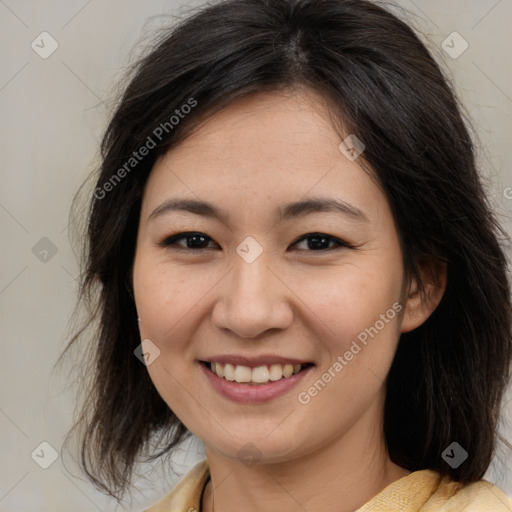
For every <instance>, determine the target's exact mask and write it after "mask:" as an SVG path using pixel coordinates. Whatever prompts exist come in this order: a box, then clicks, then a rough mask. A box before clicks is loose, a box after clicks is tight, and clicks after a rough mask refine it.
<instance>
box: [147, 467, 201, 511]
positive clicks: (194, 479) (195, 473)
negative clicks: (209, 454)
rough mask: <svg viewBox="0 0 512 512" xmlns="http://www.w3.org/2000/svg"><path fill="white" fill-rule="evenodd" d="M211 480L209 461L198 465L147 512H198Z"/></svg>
mask: <svg viewBox="0 0 512 512" xmlns="http://www.w3.org/2000/svg"><path fill="white" fill-rule="evenodd" d="M209 478H210V467H209V465H208V461H207V460H203V461H202V462H199V463H198V464H196V465H195V466H194V467H193V468H192V469H191V470H190V471H189V472H188V473H187V474H186V475H185V476H184V477H183V478H182V479H181V480H180V481H179V482H178V484H177V485H176V486H175V487H174V489H173V490H172V491H171V492H170V493H169V494H168V495H167V496H165V497H164V498H163V499H162V500H160V501H159V502H158V503H156V504H155V505H153V506H152V507H150V508H148V509H146V511H145V512H198V511H199V510H200V509H201V497H202V494H203V490H204V488H205V486H206V483H207V482H208V479H209Z"/></svg>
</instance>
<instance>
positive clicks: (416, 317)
mask: <svg viewBox="0 0 512 512" xmlns="http://www.w3.org/2000/svg"><path fill="white" fill-rule="evenodd" d="M420 272H421V278H422V282H423V287H424V293H422V292H421V290H420V288H419V286H418V283H417V280H416V279H415V278H413V279H412V280H411V282H410V284H409V286H408V288H407V289H406V290H405V297H404V301H403V305H404V308H405V310H404V313H403V317H402V324H401V327H400V331H401V332H402V333H404V332H410V331H413V330H414V329H416V328H417V327H419V326H420V325H421V324H423V323H424V322H425V321H426V320H427V319H428V317H429V316H430V315H431V314H432V313H433V312H434V310H435V309H436V308H437V306H438V305H439V302H441V299H442V298H443V295H444V292H445V290H446V279H447V276H446V274H447V270H446V263H444V262H430V263H428V264H426V265H423V266H422V267H421V270H420Z"/></svg>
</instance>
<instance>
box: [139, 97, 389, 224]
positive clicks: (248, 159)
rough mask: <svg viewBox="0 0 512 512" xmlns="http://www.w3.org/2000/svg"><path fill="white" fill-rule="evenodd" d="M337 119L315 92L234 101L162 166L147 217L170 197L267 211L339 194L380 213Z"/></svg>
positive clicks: (152, 184) (150, 191)
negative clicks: (344, 149)
mask: <svg viewBox="0 0 512 512" xmlns="http://www.w3.org/2000/svg"><path fill="white" fill-rule="evenodd" d="M330 116H331V114H330V112H329V106H328V105H327V103H326V102H325V101H324V99H323V98H322V97H321V96H320V95H318V94H317V93H315V92H313V91H309V90H301V91H297V90H293V91H286V92H276V93H271V94H268V93H265V94H263V93H262V94H256V95H253V96H251V97H247V98H243V99H239V100H236V101H234V102H232V103H231V104H229V105H228V106H227V107H226V108H224V109H223V110H221V111H220V112H217V113H215V114H213V115H212V116H211V117H209V118H207V120H206V121H205V122H204V123H203V124H200V125H199V126H198V127H197V128H196V129H195V131H194V132H193V133H192V134H191V135H190V136H189V137H188V138H187V139H186V140H185V141H183V142H182V143H180V144H179V145H178V146H176V147H174V148H172V149H171V150H170V151H168V152H167V153H166V154H165V155H163V156H162V157H160V159H159V160H158V161H157V162H156V163H155V166H154V168H153V170H152V172H151V175H150V178H149V181H148V184H147V186H146V190H145V197H144V205H143V207H144V208H145V210H146V213H147V209H148V208H150V207H153V208H154V207H155V206H156V205H157V204H159V202H162V201H164V200H166V199H167V198H168V197H169V196H170V195H173V196H175V195H186V196H187V197H189V198H191V197H194V196H195V198H196V199H197V198H202V199H206V198H208V199H209V200H211V201H212V202H219V203H221V204H225V205H230V206H233V203H235V202H238V203H240V202H241V205H243V206H245V207H246V208H250V207H258V208H259V209H260V210H261V209H262V208H265V206H270V205H271V204H272V203H285V202H293V201H298V200H300V199H304V198H305V197H307V196H308V195H313V196H317V197H318V196H322V197H326V196H328V197H333V196H335V195H337V197H339V198H340V199H342V200H344V201H346V202H349V203H352V204H354V206H356V207H359V208H360V209H366V210H367V211H368V210H370V212H371V211H372V210H373V211H374V213H375V214H376V213H377V211H378V210H379V209H382V207H384V206H385V204H384V203H386V202H387V201H386V198H385V197H384V195H383V194H382V192H381V191H380V189H379V188H378V187H377V185H376V184H375V183H374V181H373V180H372V179H371V178H370V176H369V175H368V174H367V173H366V172H365V171H364V170H363V168H362V167H361V165H360V164H359V162H357V161H350V160H349V159H348V158H347V157H346V156H345V155H344V154H343V153H342V152H341V151H340V150H339V145H340V143H341V142H342V140H343V137H344V135H343V134H340V132H339V131H338V130H336V129H335V128H334V126H333V123H332V120H331V117H330ZM363 205H364V208H363ZM272 207H273V206H272Z"/></svg>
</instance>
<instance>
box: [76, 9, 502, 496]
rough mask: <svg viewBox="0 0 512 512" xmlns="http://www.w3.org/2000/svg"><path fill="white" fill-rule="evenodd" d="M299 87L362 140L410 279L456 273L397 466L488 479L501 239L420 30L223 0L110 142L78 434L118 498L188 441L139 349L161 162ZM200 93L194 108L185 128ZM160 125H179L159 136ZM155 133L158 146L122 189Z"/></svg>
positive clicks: (408, 365)
mask: <svg viewBox="0 0 512 512" xmlns="http://www.w3.org/2000/svg"><path fill="white" fill-rule="evenodd" d="M294 86H304V87H307V88H310V89H312V90H315V91H317V92H319V93H320V94H321V95H323V97H324V98H325V99H326V100H327V101H328V102H329V104H330V105H331V106H332V112H333V117H337V118H338V119H340V120H341V121H342V125H343V127H344V129H345V130H346V132H347V133H352V134H355V135H357V137H358V138H359V139H361V140H362V141H363V142H364V144H365V146H366V150H365V153H364V157H365V160H366V162H367V163H368V164H369V165H370V166H371V168H372V169H373V170H374V172H375V174H376V175H377V177H378V180H379V183H380V185H381V186H382V188H383V190H384V192H385V194H386V196H387V198H388V200H389V202H390V205H391V208H392V211H393V214H394V217H395V222H396V226H397V230H398V233H399V236H400V240H401V244H402V249H403V257H404V265H405V271H406V273H407V275H408V276H414V277H415V278H416V279H418V280H419V281H420V282H421V276H420V273H419V271H420V268H421V267H422V266H423V265H427V264H432V263H434V262H445V263H446V264H447V275H448V281H447V288H446V292H445V294H444V296H443V299H442V301H441V303H440V304H439V306H438V307H437V309H436V310H435V312H434V313H433V314H432V315H431V317H430V318H429V319H428V320H427V321H426V322H425V323H424V324H423V325H422V326H420V327H419V328H417V329H415V330H414V331H412V332H410V333H407V334H403V335H402V336H401V339H400V342H399V345H398V350H397V353H396V356H395V359H394V362H393V365H392V368H391V371H390V373H389V377H388V381H387V399H386V405H385V421H384V428H385V438H386V442H387V446H388V449H389V453H390V456H391V458H392V460H393V461H394V462H395V463H397V464H399V465H400V466H403V467H404V468H408V469H410V470H420V469H427V468H429V469H433V470H437V471H439V472H440V473H442V474H450V475H451V477H452V478H453V479H455V480H457V481H460V482H463V483H467V482H472V481H476V480H478V479H480V478H481V477H482V476H483V475H484V473H485V471H486V469H487V468H488V466H489V464H490V462H491V459H492V457H493V453H494V449H495V443H496V436H497V426H498V420H499V410H500V403H501V399H502V394H503V391H504V388H505V386H506V384H507V382H508V379H509V364H510V359H511V336H510V335H511V331H510V327H511V316H510V312H511V310H510V297H509V282H508V276H507V268H506V259H505V256H504V253H503V251H502V249H501V248H500V243H499V242H500V238H501V237H503V236H504V233H503V232H502V230H501V228H500V227H499V225H498V223H497V221H496V220H495V218H494V217H493V214H492V213H491V209H490V206H489V204H488V202H487V199H486V196H485V194H484V191H483V188H482V185H481V182H480V179H479V176H478V172H477V169H476V165H475V156H474V148H473V142H472V140H471V136H470V134H469V132H468V128H467V126H466V124H465V123H464V120H463V117H462V115H461V110H460V108H459V106H458V103H457V100H456V98H455V95H454V93H453V91H452V89H451V87H450V85H449V83H448V81H447V80H446V79H445V77H444V76H443V73H442V72H441V70H440V68H439V67H438V65H437V64H436V62H435V61H434V59H433V58H432V56H431V55H430V53H429V52H428V50H427V49H426V48H425V46H424V45H423V44H422V43H421V42H420V40H419V38H418V37H417V36H416V35H415V33H414V32H413V30H412V29H411V28H410V27H409V26H408V25H407V24H406V23H404V22H403V21H401V20H400V19H399V18H398V17H396V16H395V15H393V14H391V13H390V12H389V11H387V10H385V9H384V8H382V7H380V6H377V5H376V4H374V3H371V2H368V1H364V0H226V1H221V2H217V3H215V4H213V5H210V6H208V7H205V8H204V9H202V10H200V11H198V12H197V13H195V14H194V15H193V16H190V17H189V18H187V19H185V20H184V21H183V22H181V23H180V24H179V25H178V26H176V27H175V28H173V29H172V30H170V31H169V32H168V33H167V34H166V35H165V37H164V38H163V39H162V40H160V41H159V43H158V44H156V45H155V46H154V47H153V48H152V49H151V51H150V52H149V53H148V54H147V56H145V57H144V58H142V59H141V60H140V61H139V62H138V63H137V64H136V65H135V67H134V68H133V73H132V75H131V76H130V80H129V83H128V85H127V87H126V88H125V90H124V93H123V94H122V96H121V99H120V102H119V104H118V107H117V109H116V110H115V113H114V114H113V116H112V118H111V120H110V123H109V125H108V128H107V130H106V133H105V136H104V139H103V142H102V164H101V169H100V172H99V176H98V177H97V184H96V190H95V192H94V194H93V196H92V197H90V211H89V216H88V232H87V251H86V254H85V259H84V268H83V273H82V280H81V293H80V297H79V304H80V303H86V304H89V306H90V307H89V310H88V311H89V313H90V315H89V317H88V319H87V320H86V325H84V327H83V328H82V329H80V330H79V331H78V332H77V333H76V334H75V336H74V337H73V339H72V340H71V342H70V344H69V345H68V348H67V350H68V349H69V347H70V346H71V345H75V344H76V343H77V342H78V340H79V339H82V338H84V337H85V336H84V334H85V332H86V330H87V328H86V327H87V326H91V325H96V326H97V329H96V331H95V333H94V336H93V340H92V343H93V344H92V358H91V360H90V361H89V363H90V364H89V371H90V375H91V385H90V388H87V393H88V394H87V399H86V402H85V406H84V409H83V414H82V416H81V418H80V420H79V422H78V423H77V428H78V429H79V430H80V432H81V434H82V438H81V448H82V449H81V463H82V465H83V468H84V469H85V471H86V473H87V474H88V476H89V477H90V478H91V479H92V481H93V482H95V484H96V485H98V486H100V487H101V488H102V489H103V490H104V491H106V492H108V493H111V494H112V495H116V496H119V495H122V494H123V493H124V492H125V491H126V490H127V488H128V485H129V483H130V479H131V475H132V471H133V468H134V465H135V463H136V462H137V460H138V459H139V457H140V456H141V455H142V454H144V456H145V457H149V458H151V457H153V458H154V457H158V456H160V455H162V454H165V453H170V452H171V450H172V449H173V448H174V447H175V446H176V445H177V444H178V443H179V442H180V441H182V440H183V439H184V438H185V437H186V436H187V435H188V431H187V429H186V427H185V426H184V425H183V424H182V423H181V422H180V421H179V420H178V418H177V417H176V416H175V415H174V414H173V412H172V411H171V410H170V409H169V408H168V406H167V405H166V404H165V403H164V401H163V399H162V398H161V397H160V396H159V394H158V392H157V391H156V389H155V387H154V386H153V384H152V382H151V380H150V377H149V375H148V372H147V370H146V368H145V366H144V365H143V364H141V362H140V361H139V360H138V359H137V358H136V357H135V356H134V349H135V348H136V347H137V346H138V345H139V344H140V342H141V340H140V338H139V331H138V327H137V315H136V310H135V304H134V299H133V293H132V286H131V270H132V264H133V259H134V251H135V240H136V233H137V228H138V220H139V213H140V206H141V198H142V195H143V191H144V186H145V183H146V180H147V178H148V176H149V173H150V172H151V169H152V167H153V164H154V162H155V159H156V158H157V157H158V156H159V155H161V154H163V153H165V152H166V151H168V150H169V149H170V148H172V147H174V146H175V145H176V144H177V143H178V142H179V141H180V140H183V139H184V138H185V137H186V135H187V130H189V129H190V128H191V127H192V126H193V123H194V122H196V121H198V120H201V119H202V118H204V116H205V115H211V113H212V112H214V111H218V110H219V109H221V108H223V107H224V106H226V105H227V104H228V103H229V102H230V101H232V100H233V99H235V98H238V97H241V96H244V95H250V94H255V93H258V92H262V91H266V92H272V91H277V90H284V89H287V88H290V87H294ZM191 99H193V101H195V102H196V103H195V106H194V108H193V109H191V110H190V112H189V113H188V114H187V115H186V116H182V117H180V121H179V122H178V123H177V124H175V125H174V124H173V126H172V128H171V127H170V122H169V120H170V119H171V117H172V116H173V115H176V110H179V111H180V112H181V110H180V109H182V106H183V105H186V104H187V103H188V104H190V101H191ZM341 121H340V123H341ZM165 123H167V125H165ZM159 126H160V127H161V126H167V128H168V129H167V130H161V131H162V133H161V134H160V135H161V137H156V136H155V130H156V129H157V127H159ZM148 137H151V138H152V139H153V140H154V141H155V142H157V143H156V144H155V147H154V148H151V149H150V150H149V153H148V154H147V155H146V156H144V158H141V159H140V161H139V160H137V163H136V165H134V166H132V167H130V170H129V172H125V173H121V174H122V179H115V180H114V181H113V176H114V175H117V177H118V178H119V169H121V168H123V166H126V163H127V162H128V161H129V159H130V158H131V157H132V156H133V152H134V151H137V150H138V149H139V148H141V147H142V146H143V145H145V144H146V143H147V141H148ZM132 163H133V162H132ZM126 169H127V168H126V167H125V170H126ZM107 183H110V184H111V186H106V184H107ZM107 189H108V190H107ZM83 363H84V364H85V362H83ZM453 441H456V442H457V443H459V444H460V445H461V446H462V447H463V448H464V449H465V450H466V451H467V452H468V454H469V458H468V459H467V461H465V462H464V463H463V464H462V465H460V466H459V467H458V468H456V469H452V468H451V467H450V466H449V465H447V464H446V463H445V461H444V460H443V458H442V457H441V454H442V452H443V450H445V448H446V447H448V446H449V445H450V444H451V443H452V442H453Z"/></svg>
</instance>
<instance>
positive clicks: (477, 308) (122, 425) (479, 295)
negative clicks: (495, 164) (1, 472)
mask: <svg viewBox="0 0 512 512" xmlns="http://www.w3.org/2000/svg"><path fill="white" fill-rule="evenodd" d="M102 150H103V153H102V154H103V162H102V167H101V172H100V175H99V177H98V180H97V185H96V188H95V191H94V194H93V196H94V197H93V198H92V202H91V210H90V217H89V229H88V243H89V245H88V253H87V259H86V268H85V274H84V279H83V282H82V295H81V297H82V299H84V300H89V301H91V302H93V303H94V301H97V309H96V311H95V312H94V313H95V314H96V315H97V317H98V320H99V322H98V333H97V337H96V340H97V341H96V345H95V354H94V359H93V362H92V369H91V371H92V374H93V386H92V388H91V392H90V395H89V396H88V401H87V402H86V404H87V408H86V409H85V412H84V414H83V416H82V419H81V421H80V422H79V424H78V426H81V427H82V433H83V437H82V464H83V466H84V468H85V471H86V472H87V474H88V475H89V477H90V478H91V479H92V480H93V482H95V483H96V484H97V485H98V486H100V487H101V488H102V489H104V490H105V491H106V492H108V493H110V494H112V495H114V496H118V497H119V496H122V495H123V493H124V492H125V491H126V490H127V488H128V486H129V482H130V477H131V474H132V470H133V467H134V464H135V461H136V460H138V458H139V457H140V456H141V455H144V456H145V457H149V458H150V459H154V458H156V457H158V456H160V455H163V454H165V453H170V452H171V451H172V450H173V448H174V447H176V445H177V444H178V443H180V442H181V441H183V440H184V439H185V438H186V437H187V436H188V435H189V434H190V433H194V434H195V435H196V436H197V437H198V438H199V439H201V440H202V441H203V442H204V445H205V450H206V455H207V460H205V461H204V462H202V463H201V464H199V465H197V466H196V467H195V468H194V469H192V470H191V472H190V473H189V474H188V475H186V476H185V478H184V479H183V480H182V482H181V483H180V484H179V485H178V486H177V487H176V488H175V489H174V490H172V491H171V493H170V494H169V495H168V496H166V497H164V498H163V499H162V501H160V502H159V503H158V504H156V505H155V506H153V507H151V508H150V509H149V510H150V511H164V510H165V511H191V510H197V511H199V510H201V511H202V512H213V511H215V512H219V511H222V512H230V511H234V510H244V511H255V510H264V511H267V510H268V511H277V510H279V511H295V510H310V511H312V510H320V509H321V510H323V511H324V512H330V511H336V512H348V511H354V510H359V511H365V512H369V511H376V510H379V511H380V510H386V511H387V510H389V511H396V510H401V511H423V512H426V511H433V510H436V511H438V510H439V511H454V510H457V511H476V510H478V511H481V510H489V511H490V510H492V511H493V512H494V511H502V510H503V511H504V510H512V502H511V501H510V500H509V498H507V496H506V495H505V494H504V493H503V492H502V491H501V490H500V489H498V488H497V487H495V486H493V485H491V484H490V483H488V482H485V481H484V480H482V477H483V475H484V473H485V472H486V470H487V468H488V466H489V464H490V462H491V459H492V456H493V454H494V452H495V446H496V436H497V426H498V420H499V411H500V404H501V400H502V396H503V391H504V388H505V386H506V385H507V383H508V379H509V365H510V360H511V340H510V318H511V317H510V297H509V284H508V277H507V272H506V270H507V269H506V260H505V257H504V253H503V251H502V249H501V248H500V244H499V238H500V237H501V236H502V235H503V232H502V231H501V229H500V227H499V225H498V223H497V222H496V220H495V218H494V217H493V214H492V213H491V211H490V209H489V206H488V203H487V200H486V197H485V195H484V191H483V189H482V186H481V183H480V179H479V177H478V173H477V169H476V166H475V159H474V153H473V145H472V141H471V138H470V136H469V134H468V130H467V128H466V127H465V125H464V122H463V120H462V118H461V114H460V111H459V107H458V105H457V101H456V99H455V97H454V94H453V92H452V90H451V88H450V86H449V85H448V84H447V82H446V80H445V79H444V77H443V75H442V73H441V72H440V70H439V68H438V66H437V65H436V63H435V62H434V60H433V59H432V57H431V56H430V54H429V53H428V51H427V50H426V49H425V47H424V46H423V44H422V43H421V42H420V41H419V39H418V38H417V36H416V35H415V34H414V33H413V32H412V30H411V29H410V28H409V27H408V26H407V25H406V24H404V23H403V22H402V21H400V20H399V19H398V18H397V17H395V16H394V15H392V14H391V13H389V12H387V11H386V10H384V9H383V8H381V7H379V6H377V5H375V4H373V3H370V2H367V1H361V0H309V1H308V0H227V1H222V2H218V3H216V4H214V5H213V6H209V7H207V8H204V9H202V10H201V11H199V12H198V13H197V14H195V15H194V16H193V17H190V18H189V19H187V20H185V21H184V22H183V23H181V24H180V25H179V26H178V27H176V28H175V29H174V30H173V31H172V32H171V33H169V34H167V35H166V36H165V37H164V38H163V39H162V41H161V42H160V43H159V44H158V45H157V46H156V47H155V48H153V49H152V51H151V52H150V53H149V54H148V55H147V57H145V58H144V59H143V60H142V61H141V62H140V63H139V64H138V65H137V67H136V68H135V70H134V74H133V76H132V78H131V81H130V83H129V84H128V86H127V88H126V90H125V92H124V95H123V96H122V98H121V101H120V103H119V106H118V108H117V110H116V112H115V113H114V115H113V117H112V119H111V121H110V124H109V126H108V129H107V131H106V134H105V137H104V140H103V146H102ZM94 292H97V293H96V294H95V293H94ZM90 320H91V321H92V320H94V317H91V319H90ZM80 334H81V333H78V334H77V336H76V337H75V339H74V340H73V342H75V341H76V340H77V339H78V338H79V337H80Z"/></svg>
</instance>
